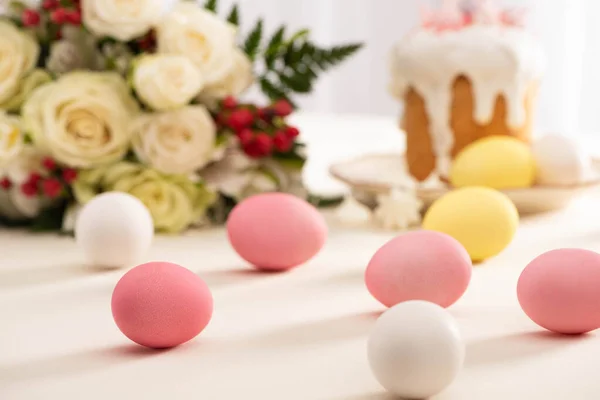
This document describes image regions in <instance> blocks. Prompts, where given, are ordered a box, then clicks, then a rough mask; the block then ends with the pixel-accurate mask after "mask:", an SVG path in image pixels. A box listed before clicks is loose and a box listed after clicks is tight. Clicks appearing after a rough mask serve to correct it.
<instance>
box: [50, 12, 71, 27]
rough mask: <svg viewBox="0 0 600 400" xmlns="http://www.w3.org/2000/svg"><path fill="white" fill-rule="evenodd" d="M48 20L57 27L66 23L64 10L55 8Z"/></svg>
mask: <svg viewBox="0 0 600 400" xmlns="http://www.w3.org/2000/svg"><path fill="white" fill-rule="evenodd" d="M50 20H52V22H54V23H55V24H57V25H62V24H64V23H65V22H67V10H65V9H64V8H57V9H56V10H54V11H52V12H51V13H50Z"/></svg>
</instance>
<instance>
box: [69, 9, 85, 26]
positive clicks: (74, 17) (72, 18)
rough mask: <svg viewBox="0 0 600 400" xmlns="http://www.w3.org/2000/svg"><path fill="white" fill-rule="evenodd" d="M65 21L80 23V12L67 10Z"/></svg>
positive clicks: (72, 23)
mask: <svg viewBox="0 0 600 400" xmlns="http://www.w3.org/2000/svg"><path fill="white" fill-rule="evenodd" d="M65 21H66V22H68V23H69V24H71V25H81V13H80V12H79V11H77V10H71V11H67V14H66V17H65Z"/></svg>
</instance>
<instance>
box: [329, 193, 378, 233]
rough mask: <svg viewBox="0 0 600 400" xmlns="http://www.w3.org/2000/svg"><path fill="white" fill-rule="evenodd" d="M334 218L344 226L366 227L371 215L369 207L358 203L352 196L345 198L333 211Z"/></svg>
mask: <svg viewBox="0 0 600 400" xmlns="http://www.w3.org/2000/svg"><path fill="white" fill-rule="evenodd" d="M335 216H336V218H337V220H338V221H340V222H341V223H342V224H344V225H348V226H366V225H368V224H369V223H370V222H371V220H372V218H373V213H372V212H371V210H370V209H369V207H367V206H365V205H364V204H362V203H360V202H358V201H357V200H356V199H355V198H354V196H347V197H346V198H345V199H344V202H343V203H342V204H340V206H339V207H338V208H337V209H336V210H335Z"/></svg>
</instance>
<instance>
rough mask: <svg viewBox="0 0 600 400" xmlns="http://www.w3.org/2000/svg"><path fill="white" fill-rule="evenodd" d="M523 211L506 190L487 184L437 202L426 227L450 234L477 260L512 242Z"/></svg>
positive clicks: (472, 258) (497, 251)
mask: <svg viewBox="0 0 600 400" xmlns="http://www.w3.org/2000/svg"><path fill="white" fill-rule="evenodd" d="M518 225H519V213H518V212H517V208H516V207H515V205H514V204H513V202H512V201H511V200H510V199H509V198H508V197H507V196H506V195H505V194H503V193H501V192H499V191H497V190H494V189H490V188H484V187H468V188H462V189H456V190H453V191H452V192H449V193H447V194H445V195H444V196H442V197H440V198H439V199H438V200H437V201H435V202H434V203H433V204H432V205H431V207H430V208H429V209H428V210H427V212H426V214H425V217H424V219H423V228H424V229H428V230H432V231H437V232H442V233H446V234H448V235H450V236H452V237H453V238H454V239H456V240H458V241H459V242H460V244H462V245H463V246H464V247H465V249H466V250H467V252H468V253H469V255H470V256H471V260H473V261H474V262H480V261H483V260H486V259H488V258H490V257H493V256H495V255H497V254H499V253H500V252H501V251H502V250H504V249H505V248H506V247H507V246H508V245H509V244H510V243H511V241H512V239H513V237H514V235H515V233H516V231H517V227H518Z"/></svg>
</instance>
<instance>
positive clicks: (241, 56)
mask: <svg viewBox="0 0 600 400" xmlns="http://www.w3.org/2000/svg"><path fill="white" fill-rule="evenodd" d="M253 83H254V74H253V71H252V62H251V61H250V59H249V58H248V56H247V55H246V53H244V52H243V51H242V50H240V49H235V51H234V63H233V66H232V68H231V69H230V70H229V73H228V74H227V75H225V77H223V79H221V80H219V81H217V82H214V83H212V84H210V85H207V86H206V87H205V88H204V90H203V91H202V93H200V96H199V99H200V101H202V102H203V103H206V104H212V103H214V102H215V101H216V100H222V99H224V98H225V97H227V96H236V97H237V96H239V95H240V94H242V93H244V92H245V91H246V90H247V89H248V88H249V87H250V86H252V84H253Z"/></svg>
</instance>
